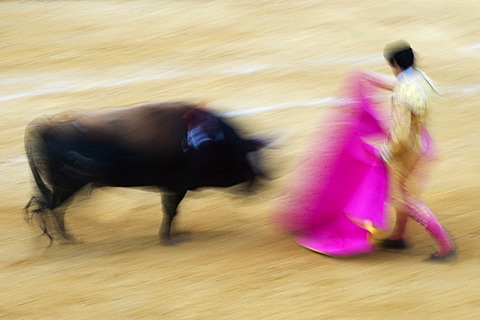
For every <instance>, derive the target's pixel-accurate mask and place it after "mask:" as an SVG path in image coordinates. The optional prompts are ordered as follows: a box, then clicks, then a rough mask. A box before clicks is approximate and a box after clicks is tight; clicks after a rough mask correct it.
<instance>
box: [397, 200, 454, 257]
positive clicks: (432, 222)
mask: <svg viewBox="0 0 480 320" xmlns="http://www.w3.org/2000/svg"><path fill="white" fill-rule="evenodd" d="M404 199H405V200H406V201H405V203H404V204H405V206H406V208H408V211H409V213H410V214H411V215H412V217H413V218H414V219H415V220H416V221H417V222H419V223H420V224H421V225H422V226H423V227H424V228H425V229H426V230H427V231H428V232H429V233H430V235H431V236H432V237H433V238H434V239H435V241H436V242H437V243H438V245H439V247H440V250H439V252H438V253H437V254H438V255H443V254H445V253H448V252H450V251H452V250H453V244H452V241H451V240H450V237H449V236H448V234H447V232H446V231H445V229H443V228H442V226H441V225H440V223H439V222H438V220H437V217H435V215H434V214H433V212H432V211H430V209H429V208H428V207H427V206H426V205H425V204H424V203H423V202H421V201H418V200H415V199H413V198H412V197H410V196H407V195H404Z"/></svg>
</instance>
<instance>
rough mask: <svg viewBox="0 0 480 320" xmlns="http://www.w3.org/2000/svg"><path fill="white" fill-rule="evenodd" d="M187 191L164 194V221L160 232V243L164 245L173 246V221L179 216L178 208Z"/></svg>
mask: <svg viewBox="0 0 480 320" xmlns="http://www.w3.org/2000/svg"><path fill="white" fill-rule="evenodd" d="M186 193H187V191H186V190H185V191H180V192H172V191H166V192H165V193H163V194H162V204H163V213H164V216H163V221H162V225H161V227H160V230H159V237H160V241H161V242H163V243H164V244H172V241H171V229H172V223H173V219H174V218H175V216H176V215H177V208H178V205H179V204H180V202H181V201H182V200H183V198H184V197H185V194H186Z"/></svg>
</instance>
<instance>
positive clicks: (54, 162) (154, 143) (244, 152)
mask: <svg viewBox="0 0 480 320" xmlns="http://www.w3.org/2000/svg"><path fill="white" fill-rule="evenodd" d="M196 107H197V106H196V105H194V104H188V103H183V102H154V103H145V104H140V105H134V106H128V107H121V108H112V109H101V110H92V111H85V112H71V113H65V114H60V115H57V116H53V117H49V118H39V119H36V120H34V121H32V122H31V123H30V124H29V125H28V126H27V129H26V132H25V150H26V153H27V157H28V162H29V165H30V169H31V171H32V174H33V177H34V179H35V183H36V186H37V193H36V194H35V195H34V196H33V197H32V198H31V199H30V201H29V202H28V203H27V205H26V207H25V218H26V220H27V221H31V219H32V218H33V217H37V218H38V222H39V224H40V227H41V228H42V230H43V232H44V234H46V235H47V236H48V237H49V238H50V241H52V240H53V239H59V240H62V239H67V240H71V236H70V235H69V234H68V232H67V231H66V228H65V222H64V216H65V211H66V207H67V205H68V202H69V200H71V199H72V198H73V196H74V195H75V194H76V193H77V192H78V191H79V190H80V189H82V188H83V187H85V186H86V185H90V186H100V187H101V186H113V187H148V186H153V187H156V188H158V189H160V190H162V204H163V211H164V218H163V222H162V225H161V227H160V231H159V236H160V239H161V240H162V241H165V242H168V241H170V230H171V227H172V221H173V219H174V217H175V215H176V214H177V207H178V205H179V203H180V202H181V201H182V199H183V198H184V196H185V194H186V193H187V191H188V190H193V189H196V188H199V187H208V186H211V187H229V186H233V185H236V184H239V183H243V182H252V181H254V179H255V177H256V176H257V175H258V173H259V172H258V171H257V170H256V168H257V167H256V166H255V165H254V163H252V161H249V159H250V157H249V155H251V154H252V153H254V152H256V151H257V150H258V149H259V148H261V147H264V145H263V144H262V142H261V141H260V140H257V139H244V138H242V137H240V135H239V134H238V133H237V132H236V130H235V129H234V128H233V127H232V126H231V125H229V124H227V122H225V121H224V120H223V119H222V118H219V117H218V116H215V117H216V118H217V119H218V124H219V128H220V130H221V131H222V133H223V139H221V140H219V141H216V142H214V143H213V144H210V145H209V146H208V147H206V148H204V150H202V149H200V150H192V149H190V150H187V149H186V136H187V126H186V124H185V122H184V119H183V118H182V117H183V116H184V115H185V114H186V113H187V112H189V111H191V110H192V109H193V108H196ZM196 110H199V109H196ZM202 112H203V111H202ZM205 112H206V111H205ZM211 115H213V114H211Z"/></svg>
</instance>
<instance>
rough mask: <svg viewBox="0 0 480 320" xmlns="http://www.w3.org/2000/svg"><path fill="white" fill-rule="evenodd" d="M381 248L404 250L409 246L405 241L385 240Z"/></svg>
mask: <svg viewBox="0 0 480 320" xmlns="http://www.w3.org/2000/svg"><path fill="white" fill-rule="evenodd" d="M380 247H381V248H382V249H395V250H403V249H406V248H407V244H406V243H405V240H403V239H398V240H390V239H383V240H382V241H381V242H380Z"/></svg>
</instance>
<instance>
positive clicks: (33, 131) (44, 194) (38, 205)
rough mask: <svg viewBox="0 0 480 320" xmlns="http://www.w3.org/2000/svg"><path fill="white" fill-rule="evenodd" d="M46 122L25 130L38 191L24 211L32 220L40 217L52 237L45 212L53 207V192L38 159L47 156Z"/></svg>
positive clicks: (36, 122)
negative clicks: (43, 176) (46, 222)
mask: <svg viewBox="0 0 480 320" xmlns="http://www.w3.org/2000/svg"><path fill="white" fill-rule="evenodd" d="M45 124H46V123H45V122H42V121H39V120H37V121H34V122H32V123H30V124H29V125H28V126H27V129H26V131H25V152H26V154H27V158H28V164H29V166H30V170H31V172H32V175H33V178H34V180H35V184H36V186H37V192H36V194H35V195H34V196H32V197H31V198H30V200H29V201H28V203H27V204H26V206H25V208H24V210H23V213H24V219H25V221H27V222H29V223H30V222H31V221H32V219H33V218H34V217H37V218H38V222H39V224H40V228H41V229H42V230H43V232H44V233H45V234H46V235H47V236H49V238H51V237H50V235H49V234H48V232H47V228H46V225H45V221H44V220H45V217H44V214H43V213H46V211H47V210H49V209H50V207H51V202H52V198H53V192H52V190H50V188H49V187H48V186H47V184H46V183H45V181H44V179H43V178H42V174H41V172H40V171H41V170H40V168H39V163H38V160H39V159H42V158H43V157H46V156H47V154H46V148H45V143H44V141H43V139H42V138H41V133H42V129H43V128H45Z"/></svg>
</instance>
